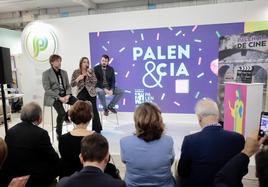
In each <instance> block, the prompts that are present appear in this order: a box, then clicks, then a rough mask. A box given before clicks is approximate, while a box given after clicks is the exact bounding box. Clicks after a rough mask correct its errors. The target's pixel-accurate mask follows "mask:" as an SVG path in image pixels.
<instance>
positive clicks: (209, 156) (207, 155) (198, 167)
mask: <svg viewBox="0 0 268 187" xmlns="http://www.w3.org/2000/svg"><path fill="white" fill-rule="evenodd" d="M195 113H196V115H197V118H198V121H199V124H200V126H201V128H202V130H201V132H198V133H195V134H192V135H188V136H186V137H185V138H184V140H183V143H182V148H181V157H180V160H179V164H178V175H179V176H180V178H181V186H182V187H197V186H198V187H212V186H213V180H214V177H215V175H216V173H217V172H218V171H219V170H220V169H221V168H222V166H223V165H224V164H225V163H226V162H227V161H228V160H230V159H231V158H232V157H233V156H234V155H236V154H237V153H239V152H240V151H241V150H242V149H243V147H244V143H245V140H244V137H243V136H242V135H240V134H238V133H235V132H229V131H225V130H223V129H222V127H221V125H219V124H218V117H219V110H218V106H217V104H216V103H215V102H214V101H213V100H211V99H202V100H200V101H198V102H197V104H196V106H195Z"/></svg>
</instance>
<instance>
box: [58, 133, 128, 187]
mask: <svg viewBox="0 0 268 187" xmlns="http://www.w3.org/2000/svg"><path fill="white" fill-rule="evenodd" d="M108 149H109V146H108V142H107V140H106V138H105V137H103V136H102V135H100V134H98V133H94V134H92V135H88V136H86V137H84V138H83V139H82V141H81V154H80V155H79V157H80V161H81V163H82V164H83V169H82V170H81V171H80V172H76V173H74V174H73V175H71V176H70V177H64V178H62V179H61V180H60V181H59V183H58V185H57V187H88V186H94V187H125V186H126V184H125V182H124V181H122V180H119V179H114V178H113V177H111V176H110V175H108V174H105V173H103V171H104V169H105V167H106V165H107V163H108V162H109V150H108Z"/></svg>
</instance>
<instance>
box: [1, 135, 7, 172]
mask: <svg viewBox="0 0 268 187" xmlns="http://www.w3.org/2000/svg"><path fill="white" fill-rule="evenodd" d="M6 157H7V144H6V142H5V141H4V140H3V139H2V138H0V169H1V167H2V165H3V164H4V162H5V160H6Z"/></svg>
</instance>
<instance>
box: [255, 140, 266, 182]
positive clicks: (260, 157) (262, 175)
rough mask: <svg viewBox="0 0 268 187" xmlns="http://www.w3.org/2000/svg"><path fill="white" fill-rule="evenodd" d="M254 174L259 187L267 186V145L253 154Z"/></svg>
mask: <svg viewBox="0 0 268 187" xmlns="http://www.w3.org/2000/svg"><path fill="white" fill-rule="evenodd" d="M255 161H256V174H257V177H258V178H259V184H260V187H267V186H268V145H265V146H264V148H262V149H261V150H260V151H259V152H258V153H257V154H256V156H255Z"/></svg>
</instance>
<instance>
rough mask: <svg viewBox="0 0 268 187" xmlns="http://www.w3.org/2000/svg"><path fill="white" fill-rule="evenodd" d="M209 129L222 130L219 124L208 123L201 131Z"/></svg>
mask: <svg viewBox="0 0 268 187" xmlns="http://www.w3.org/2000/svg"><path fill="white" fill-rule="evenodd" d="M210 130H222V126H220V125H209V126H206V127H204V128H203V129H202V131H210Z"/></svg>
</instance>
